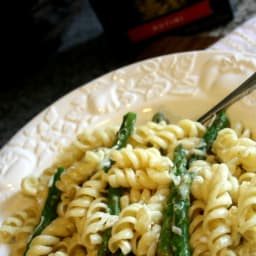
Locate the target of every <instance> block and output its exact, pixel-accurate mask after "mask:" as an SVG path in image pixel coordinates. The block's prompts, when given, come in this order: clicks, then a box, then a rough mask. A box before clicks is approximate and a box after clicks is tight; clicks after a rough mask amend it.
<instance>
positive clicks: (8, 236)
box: [0, 207, 38, 243]
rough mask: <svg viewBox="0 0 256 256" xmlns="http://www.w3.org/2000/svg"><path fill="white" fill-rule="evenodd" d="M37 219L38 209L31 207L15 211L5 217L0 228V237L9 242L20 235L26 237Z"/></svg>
mask: <svg viewBox="0 0 256 256" xmlns="http://www.w3.org/2000/svg"><path fill="white" fill-rule="evenodd" d="M37 220H38V211H37V210H36V209H35V208H33V207H30V208H26V209H24V210H21V211H18V212H16V213H15V214H14V215H13V216H10V217H8V218H6V219H5V220H4V221H3V223H2V225H1V228H0V239H1V241H2V242H5V243H9V242H12V241H13V240H17V236H19V238H20V237H21V234H22V236H25V237H27V235H28V234H30V232H31V231H32V230H33V228H34V226H35V225H36V223H37Z"/></svg>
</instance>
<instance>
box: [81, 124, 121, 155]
mask: <svg viewBox="0 0 256 256" xmlns="http://www.w3.org/2000/svg"><path fill="white" fill-rule="evenodd" d="M117 130H118V127H117V126H111V127H98V128H96V129H93V130H92V129H85V130H84V131H83V132H82V133H81V134H80V135H79V136H78V137H77V142H79V144H78V147H81V148H83V149H86V150H91V149H94V148H101V147H107V148H108V147H111V146H112V145H113V143H114V139H115V136H116V132H117Z"/></svg>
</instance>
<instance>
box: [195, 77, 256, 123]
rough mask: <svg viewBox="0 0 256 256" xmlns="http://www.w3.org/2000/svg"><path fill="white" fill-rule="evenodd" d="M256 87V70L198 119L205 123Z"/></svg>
mask: <svg viewBox="0 0 256 256" xmlns="http://www.w3.org/2000/svg"><path fill="white" fill-rule="evenodd" d="M254 89H256V72H254V73H253V74H252V75H251V76H250V77H249V78H248V79H246V81H244V82H243V83H242V84H241V85H240V86H238V87H237V88H236V89H235V90H234V91H232V92H231V93H230V94H228V95H227V96H226V97H225V98H224V99H222V100H221V101H220V102H219V103H217V105H215V106H214V107H212V108H211V109H210V110H209V111H207V112H206V113H205V114H204V115H202V116H201V117H200V118H198V119H197V121H198V122H200V123H205V122H207V121H208V120H209V119H211V118H212V117H213V116H214V115H215V114H216V113H218V112H219V111H221V110H223V109H226V108H227V107H229V106H230V105H232V104H233V103H235V102H236V101H238V100H240V99H241V98H243V97H244V96H246V95H248V94H249V93H250V92H252V91H253V90H254Z"/></svg>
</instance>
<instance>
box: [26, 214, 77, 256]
mask: <svg viewBox="0 0 256 256" xmlns="http://www.w3.org/2000/svg"><path fill="white" fill-rule="evenodd" d="M74 231H75V226H74V223H72V222H71V221H70V220H69V219H67V218H63V217H60V218H57V219H55V220H54V221H53V222H51V223H50V225H48V226H47V227H46V228H45V229H44V230H43V232H42V233H41V234H40V235H38V236H36V237H35V238H34V239H33V240H32V242H31V244H30V248H29V250H28V251H27V255H28V256H39V255H40V256H43V255H48V254H50V253H51V252H52V251H53V249H54V247H55V246H56V245H57V244H58V243H59V241H60V240H61V238H63V237H67V236H70V235H71V234H72V233H73V232H74Z"/></svg>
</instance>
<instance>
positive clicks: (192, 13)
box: [128, 0, 213, 42]
mask: <svg viewBox="0 0 256 256" xmlns="http://www.w3.org/2000/svg"><path fill="white" fill-rule="evenodd" d="M212 13H213V10H212V8H211V6H210V3H209V0H207V1H202V2H200V3H197V4H194V5H192V6H190V7H187V8H185V9H183V10H181V11H178V12H176V13H172V14H170V15H168V16H165V17H162V18H159V19H158V20H155V21H152V22H149V23H146V24H143V25H141V26H138V27H135V28H132V29H129V30H128V37H129V38H130V40H131V41H132V42H137V41H141V40H144V39H147V38H149V37H152V36H154V35H157V34H159V33H162V32H165V31H168V30H171V29H174V28H178V27H180V26H183V25H185V24H188V23H190V22H192V21H195V20H197V19H200V18H203V17H206V16H209V15H210V14H212Z"/></svg>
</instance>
